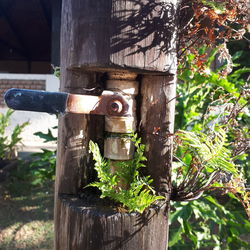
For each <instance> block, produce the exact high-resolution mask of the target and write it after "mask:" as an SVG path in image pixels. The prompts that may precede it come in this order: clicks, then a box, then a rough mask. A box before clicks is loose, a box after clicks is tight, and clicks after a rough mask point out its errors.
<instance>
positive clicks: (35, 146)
mask: <svg viewBox="0 0 250 250" xmlns="http://www.w3.org/2000/svg"><path fill="white" fill-rule="evenodd" d="M0 79H20V80H46V91H58V90H59V79H58V78H57V77H55V76H54V75H37V74H0ZM0 88H1V86H0ZM6 111H7V107H0V112H1V113H5V112H6ZM26 121H29V123H30V124H29V125H28V126H27V127H26V128H25V129H24V132H23V133H22V135H21V136H22V138H23V141H22V142H23V146H22V148H21V151H39V149H40V148H41V147H46V148H55V147H56V144H55V143H46V144H44V143H43V140H41V139H40V138H39V137H37V136H34V135H33V134H34V133H35V132H38V131H42V132H44V133H46V132H47V131H48V128H52V127H54V126H57V123H58V122H57V118H56V116H55V115H49V114H46V113H38V112H31V111H15V112H14V114H13V115H12V118H11V125H10V126H9V127H8V132H7V133H8V134H10V133H11V131H12V129H13V128H14V127H15V125H16V124H20V123H23V122H26ZM52 132H53V134H54V135H57V129H53V130H52Z"/></svg>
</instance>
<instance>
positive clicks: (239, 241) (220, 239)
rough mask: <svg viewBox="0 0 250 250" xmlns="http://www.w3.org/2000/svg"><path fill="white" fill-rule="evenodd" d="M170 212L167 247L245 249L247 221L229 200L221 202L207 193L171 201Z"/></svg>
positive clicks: (246, 243)
mask: <svg viewBox="0 0 250 250" xmlns="http://www.w3.org/2000/svg"><path fill="white" fill-rule="evenodd" d="M172 206H174V208H175V209H174V212H172V213H171V215H170V220H171V227H170V240H169V248H170V249H205V248H208V249H249V247H250V243H249V242H247V241H245V240H244V239H245V238H246V237H247V236H248V235H249V233H250V222H249V221H247V220H246V219H245V217H244V215H242V213H241V212H240V211H238V210H235V206H234V205H233V204H232V202H231V201H230V200H229V201H227V202H225V203H224V204H223V205H221V204H220V203H219V202H218V201H217V199H216V198H213V197H212V196H211V195H208V196H203V197H202V198H201V199H199V200H195V201H191V202H174V203H172Z"/></svg>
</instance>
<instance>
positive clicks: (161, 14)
mask: <svg viewBox="0 0 250 250" xmlns="http://www.w3.org/2000/svg"><path fill="white" fill-rule="evenodd" d="M175 6H176V0H141V1H138V0H98V1H93V0H63V1H62V29H61V91H64V92H70V93H74V94H86V91H85V88H92V87H95V86H96V85H97V84H102V78H103V76H104V75H105V74H104V75H102V74H103V73H107V72H115V73H116V74H118V73H119V74H121V75H123V73H122V72H123V71H126V72H128V71H133V72H136V73H140V74H143V76H142V82H141V93H140V95H139V96H142V100H139V103H141V105H142V107H141V113H140V115H139V116H138V117H137V119H138V118H139V119H138V123H139V122H140V119H141V122H140V124H141V127H140V128H141V133H142V135H143V141H144V143H145V144H146V146H147V150H146V154H147V155H146V156H147V158H148V163H147V166H148V168H149V173H150V174H151V176H152V177H153V179H154V185H155V187H156V189H157V191H159V192H160V193H161V194H164V195H165V196H168V194H169V192H170V162H171V137H168V136H169V134H170V133H172V131H173V112H174V110H172V108H173V103H174V101H173V100H172V98H173V97H174V95H175V94H174V92H175V85H174V77H173V76H169V74H170V73H172V74H175V69H176V60H175V44H174V42H173V40H174V37H175V9H176V7H175ZM97 72H99V73H97ZM100 74H101V75H100ZM144 74H150V75H148V76H146V75H144ZM151 74H156V75H166V76H151ZM121 79H122V78H121ZM124 80H126V79H124ZM96 83H97V84H96ZM92 94H93V93H92ZM103 120H104V118H103V117H97V116H92V115H78V114H67V115H65V116H62V117H60V120H59V140H58V156H57V170H56V191H55V249H56V250H64V249H68V250H71V249H76V250H78V249H79V250H80V249H84V250H98V249H104V250H106V249H107V250H110V249H124V250H125V249H126V250H127V249H136V250H137V249H138V250H153V249H157V250H163V249H166V247H167V237H168V220H167V217H168V216H167V212H168V207H162V208H161V209H160V210H158V209H157V208H155V207H154V208H151V209H150V210H149V212H147V213H145V214H143V215H139V214H136V213H125V212H120V213H117V212H113V211H111V210H110V209H108V208H104V207H103V206H98V205H96V204H94V203H86V200H85V198H86V197H85V198H82V199H79V193H80V192H79V191H81V190H82V187H83V186H84V185H86V184H88V183H90V182H91V181H92V180H93V178H94V175H95V174H94V171H93V162H92V161H91V157H90V155H89V152H88V149H87V148H88V142H89V140H90V139H93V140H94V141H95V142H97V143H98V144H99V146H102V144H103V131H104V126H103V125H104V121H103ZM158 128H159V129H158ZM157 133H158V134H157ZM156 134H157V135H156ZM166 136H167V137H168V138H167V139H166Z"/></svg>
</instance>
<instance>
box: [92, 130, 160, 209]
mask: <svg viewBox="0 0 250 250" xmlns="http://www.w3.org/2000/svg"><path fill="white" fill-rule="evenodd" d="M132 141H133V142H134V144H135V147H136V152H135V154H134V157H133V159H131V160H128V161H119V162H118V161H117V162H116V163H115V166H116V167H117V168H116V171H115V172H114V173H112V172H111V168H110V161H109V160H106V159H104V158H103V157H102V156H101V153H100V150H99V147H98V145H97V144H96V143H94V142H92V141H90V144H89V149H90V152H91V153H92V154H93V158H94V160H95V170H96V171H97V174H98V178H99V181H96V182H93V183H91V184H89V185H88V186H92V187H97V188H98V189H99V190H100V191H101V192H102V194H101V198H105V197H108V198H110V199H112V200H114V201H116V202H119V203H121V204H122V205H123V206H125V208H127V209H128V211H129V212H134V211H136V212H139V213H142V212H143V211H144V210H145V209H146V208H147V207H149V206H150V205H151V204H152V203H153V202H155V201H156V200H159V199H164V198H165V197H163V196H157V195H155V191H154V189H153V188H152V187H151V186H150V184H151V183H152V181H153V180H152V179H151V178H150V176H144V177H140V175H139V171H138V170H139V168H141V167H145V165H144V164H143V161H146V160H147V159H146V157H145V156H143V153H144V149H145V145H143V144H141V139H140V138H138V137H137V134H134V135H132ZM121 182H122V184H121Z"/></svg>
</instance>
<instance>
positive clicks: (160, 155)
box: [140, 75, 176, 197]
mask: <svg viewBox="0 0 250 250" xmlns="http://www.w3.org/2000/svg"><path fill="white" fill-rule="evenodd" d="M141 93H142V103H141V124H140V131H141V135H142V142H143V143H144V144H145V145H146V149H145V151H146V152H145V153H146V157H147V163H146V164H147V170H148V173H149V174H150V175H151V177H152V179H153V180H154V182H153V185H154V186H155V188H156V190H157V191H158V192H160V193H161V195H165V196H166V197H168V195H169V194H170V192H171V185H170V181H171V180H170V176H171V161H172V140H173V131H174V112H175V97H176V93H175V76H174V75H173V76H171V75H169V76H144V77H143V78H142V84H141Z"/></svg>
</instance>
